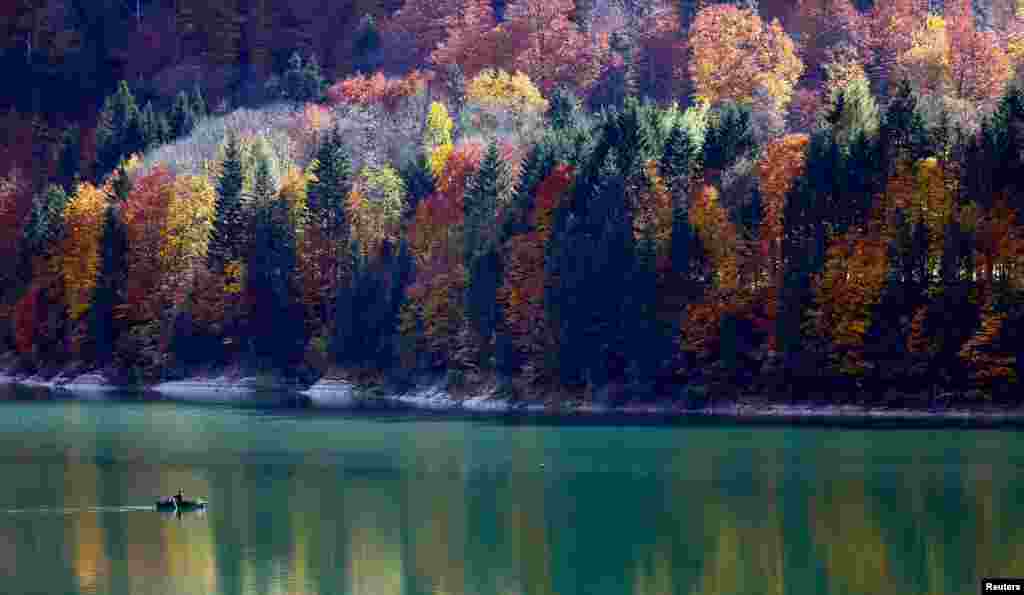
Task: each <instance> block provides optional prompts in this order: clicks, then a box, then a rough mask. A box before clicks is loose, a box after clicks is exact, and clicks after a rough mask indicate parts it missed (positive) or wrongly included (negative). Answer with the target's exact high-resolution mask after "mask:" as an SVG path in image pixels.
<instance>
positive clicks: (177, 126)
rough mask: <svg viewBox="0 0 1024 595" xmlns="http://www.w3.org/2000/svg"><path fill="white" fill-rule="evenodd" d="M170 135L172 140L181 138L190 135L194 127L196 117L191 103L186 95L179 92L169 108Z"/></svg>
mask: <svg viewBox="0 0 1024 595" xmlns="http://www.w3.org/2000/svg"><path fill="white" fill-rule="evenodd" d="M170 124H171V134H172V135H173V136H174V138H183V137H186V136H188V135H189V134H191V133H192V129H193V128H195V125H196V116H195V113H194V112H193V111H192V102H191V101H189V98H188V94H187V93H185V92H184V91H179V92H178V95H177V97H175V99H174V106H173V107H172V108H171V118H170Z"/></svg>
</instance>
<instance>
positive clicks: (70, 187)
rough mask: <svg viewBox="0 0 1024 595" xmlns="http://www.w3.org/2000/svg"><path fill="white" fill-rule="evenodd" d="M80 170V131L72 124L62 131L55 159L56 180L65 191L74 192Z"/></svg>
mask: <svg viewBox="0 0 1024 595" xmlns="http://www.w3.org/2000/svg"><path fill="white" fill-rule="evenodd" d="M81 172H82V131H81V129H80V128H79V127H78V126H72V127H71V128H69V129H68V130H67V131H66V132H65V133H64V138H63V141H62V142H61V148H60V158H59V159H58V161H57V178H56V182H57V183H58V184H60V185H61V187H62V188H64V192H66V193H69V194H71V193H74V191H75V186H76V185H77V184H78V181H79V179H80V177H81Z"/></svg>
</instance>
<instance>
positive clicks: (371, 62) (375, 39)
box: [352, 14, 381, 73]
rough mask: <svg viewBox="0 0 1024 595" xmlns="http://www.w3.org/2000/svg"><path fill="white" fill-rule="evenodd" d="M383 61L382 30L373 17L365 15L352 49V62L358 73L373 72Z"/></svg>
mask: <svg viewBox="0 0 1024 595" xmlns="http://www.w3.org/2000/svg"><path fill="white" fill-rule="evenodd" d="M380 61H381V47H380V30H379V29H378V27H377V20H376V19H374V18H373V15H370V14H366V15H363V18H362V21H360V23H359V31H358V32H357V34H356V39H355V42H354V44H353V48H352V62H353V66H354V67H355V70H356V72H363V73H366V72H373V71H374V70H376V69H377V66H378V65H379V64H380Z"/></svg>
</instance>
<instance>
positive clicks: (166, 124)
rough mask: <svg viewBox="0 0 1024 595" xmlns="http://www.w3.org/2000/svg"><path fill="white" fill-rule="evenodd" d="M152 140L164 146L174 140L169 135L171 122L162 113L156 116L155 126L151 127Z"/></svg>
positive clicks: (170, 134)
mask: <svg viewBox="0 0 1024 595" xmlns="http://www.w3.org/2000/svg"><path fill="white" fill-rule="evenodd" d="M153 139H154V141H156V142H157V143H158V144H159V145H165V144H167V143H169V142H171V141H172V140H174V136H173V135H172V133H171V122H170V120H168V119H167V115H166V114H164V113H163V112H160V113H158V114H157V115H156V120H155V125H154V127H153Z"/></svg>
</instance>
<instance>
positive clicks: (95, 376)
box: [0, 372, 1024, 428]
mask: <svg viewBox="0 0 1024 595" xmlns="http://www.w3.org/2000/svg"><path fill="white" fill-rule="evenodd" d="M0 384H14V385H18V386H24V387H29V388H45V389H49V390H52V391H61V392H65V393H70V394H72V395H74V396H75V397H76V398H78V397H80V398H83V399H89V398H90V397H91V398H93V399H94V398H95V397H97V396H101V395H110V396H111V398H116V395H117V394H124V393H135V394H145V395H150V396H154V397H156V399H157V400H174V401H184V402H192V403H229V404H261V403H263V404H271V405H273V404H275V403H276V404H281V405H285V404H303V401H305V403H304V404H305V405H306V406H307V407H308V408H310V409H313V410H320V411H324V412H331V411H338V412H341V411H349V412H358V411H376V412H382V411H418V412H424V413H433V414H439V415H446V414H450V415H458V416H475V417H476V416H479V417H492V418H535V419H562V420H565V421H582V422H586V421H602V420H612V421H616V422H622V423H624V424H629V423H637V424H651V423H661V424H671V423H675V422H690V421H700V420H707V421H724V422H735V423H743V424H784V425H802V424H816V425H826V426H843V425H852V426H861V427H871V426H876V427H877V426H890V425H891V426H903V427H906V426H911V425H913V426H925V427H941V426H956V427H1014V428H1024V407H1021V406H1017V407H1009V406H1006V407H999V406H992V405H981V406H979V407H973V408H965V407H963V406H957V407H937V408H923V407H908V406H899V407H893V406H883V405H855V404H832V403H813V402H796V403H790V402H782V401H778V400H776V401H773V400H771V399H763V400H758V399H757V397H752V398H747V399H742V398H741V399H738V400H737V399H717V400H715V401H714V402H711V403H709V404H707V405H706V406H703V407H696V408H693V407H687V406H686V405H685V404H684V402H683V400H667V399H665V400H660V401H653V402H648V403H632V404H628V405H621V406H612V405H602V404H596V403H590V402H584V401H581V400H568V399H567V400H564V401H563V402H561V403H559V404H550V403H543V402H539V401H509V400H507V399H503V398H499V397H497V396H496V395H495V391H494V389H493V387H491V388H485V389H482V390H480V391H478V392H477V393H475V394H473V395H472V396H469V397H466V398H457V397H455V396H453V395H452V394H451V393H450V392H449V391H448V390H447V389H446V388H445V387H444V386H443V383H442V382H435V383H432V384H424V385H420V386H417V387H416V388H414V389H412V390H409V391H406V392H402V393H387V394H380V392H379V391H380V389H381V388H382V387H379V386H367V385H357V384H354V383H351V382H349V381H346V380H340V379H331V378H327V379H321V380H319V381H318V382H316V383H314V384H313V385H312V386H309V387H308V388H305V390H303V387H302V386H301V385H298V384H296V383H294V382H291V383H290V382H285V381H280V380H276V379H273V378H269V377H254V376H238V377H230V376H228V375H227V374H221V375H219V376H197V377H192V378H187V379H183V380H175V381H169V382H162V383H154V384H149V385H144V386H133V387H132V386H120V385H115V384H113V383H111V382H110V381H109V380H108V379H107V378H106V377H105V376H103V375H102V374H99V373H95V372H93V373H87V374H81V375H78V376H70V375H68V376H65V375H63V374H58V375H57V376H54V377H53V378H50V379H44V378H40V377H38V376H17V375H9V374H6V373H0ZM691 388H692V387H691ZM682 390H683V392H685V391H686V390H687V389H686V388H683V389H682ZM270 393H273V394H277V395H281V394H284V395H288V396H290V397H294V398H285V399H269V400H268V399H262V398H261V396H263V395H267V394H270Z"/></svg>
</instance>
